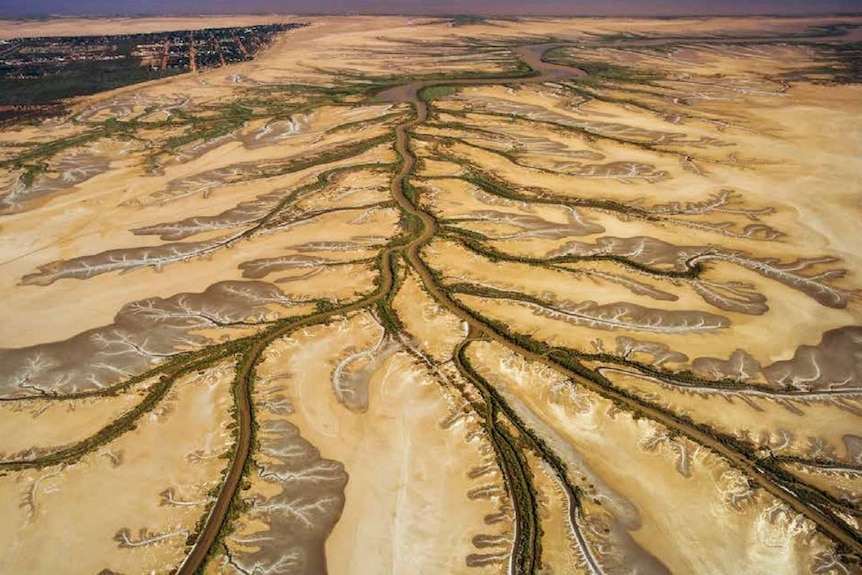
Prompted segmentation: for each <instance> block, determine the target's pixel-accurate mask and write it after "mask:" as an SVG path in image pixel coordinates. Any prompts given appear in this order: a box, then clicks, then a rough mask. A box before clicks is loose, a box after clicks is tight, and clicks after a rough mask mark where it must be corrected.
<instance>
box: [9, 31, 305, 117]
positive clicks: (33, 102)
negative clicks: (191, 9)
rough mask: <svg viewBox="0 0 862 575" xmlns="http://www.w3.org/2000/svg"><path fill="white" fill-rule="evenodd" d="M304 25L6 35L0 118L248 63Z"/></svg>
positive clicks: (44, 113) (57, 108) (43, 111)
mask: <svg viewBox="0 0 862 575" xmlns="http://www.w3.org/2000/svg"><path fill="white" fill-rule="evenodd" d="M301 26H304V24H298V23H292V24H267V25H260V26H247V27H237V28H209V29H203V30H175V31H171V32H156V33H150V34H119V35H112V36H73V37H39V38H18V39H14V40H0V123H7V122H9V121H19V120H22V119H27V118H38V117H44V116H47V115H51V114H53V113H58V112H59V111H60V110H61V109H62V105H61V103H60V101H61V100H63V99H64V98H68V97H72V96H81V95H86V94H93V93H96V92H100V91H103V90H110V89H113V88H119V87H122V86H126V85H129V84H134V83H137V82H144V81H147V80H153V79H157V78H162V77H165V76H171V75H174V74H179V73H182V72H187V71H195V70H198V69H203V68H215V67H219V66H225V65H227V64H230V63H233V62H241V61H243V60H250V59H252V58H253V57H254V55H255V53H257V52H258V51H259V50H260V49H261V48H263V47H265V46H267V45H268V44H269V43H270V42H271V41H272V40H273V38H274V37H275V36H276V35H277V34H279V33H281V32H284V31H287V30H290V29H294V28H298V27H301Z"/></svg>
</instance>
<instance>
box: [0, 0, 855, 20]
mask: <svg viewBox="0 0 862 575" xmlns="http://www.w3.org/2000/svg"><path fill="white" fill-rule="evenodd" d="M850 11H857V12H859V11H862V0H496V1H494V0H472V1H465V0H437V1H433V0H322V1H321V0H0V17H4V16H5V17H9V16H21V15H37V14H64V15H69V14H183V13H202V14H203V13H206V14H213V13H218V14H225V13H252V12H279V13H344V12H360V13H367V14H372V13H411V14H536V15H539V14H560V15H586V14H594V15H632V16H635V15H636V16H649V15H672V14H810V13H826V12H850Z"/></svg>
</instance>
